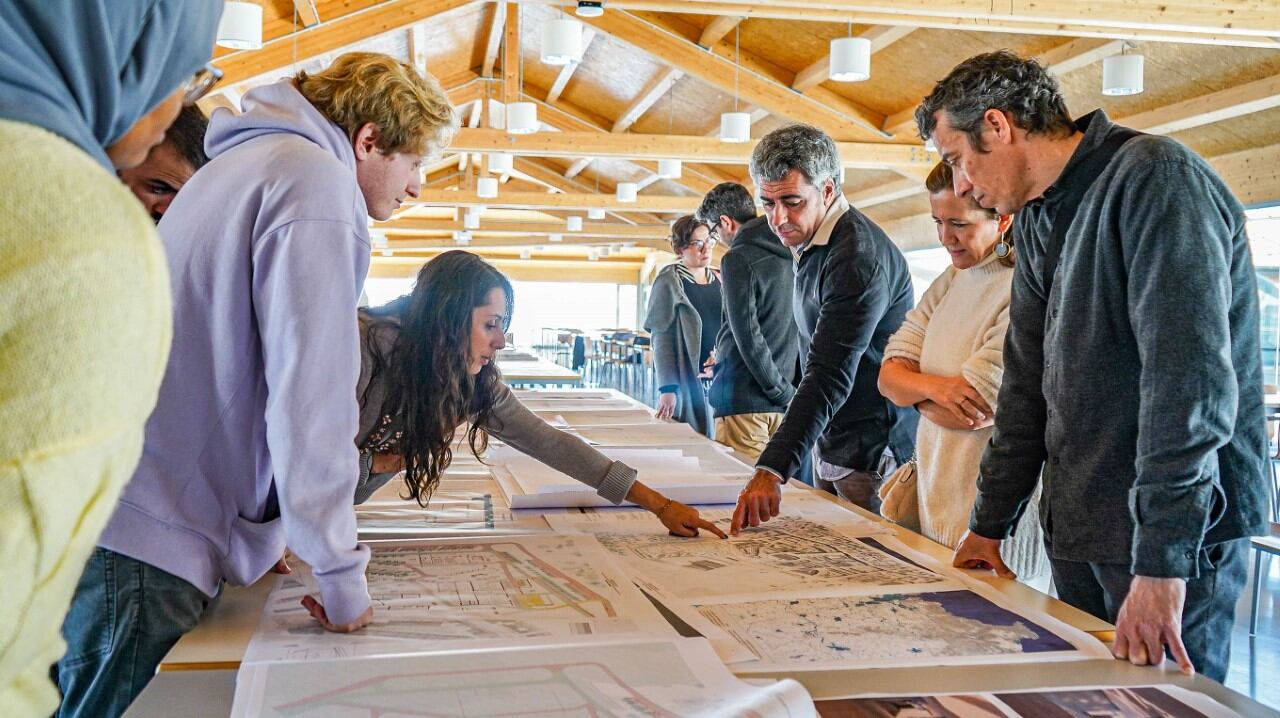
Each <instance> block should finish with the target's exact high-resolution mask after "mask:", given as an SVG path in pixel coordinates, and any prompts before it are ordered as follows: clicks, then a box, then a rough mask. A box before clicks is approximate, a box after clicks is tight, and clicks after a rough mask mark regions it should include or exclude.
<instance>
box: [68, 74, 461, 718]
mask: <svg viewBox="0 0 1280 718" xmlns="http://www.w3.org/2000/svg"><path fill="white" fill-rule="evenodd" d="M243 108H244V112H243V113H242V114H240V115H235V114H233V113H231V112H227V111H218V112H217V113H215V114H214V116H213V118H212V120H211V122H210V126H209V132H208V136H207V139H206V149H207V151H208V153H209V156H210V157H211V160H210V162H209V164H208V165H206V166H205V167H204V168H203V169H202V170H201V171H200V172H199V173H198V174H196V175H195V176H194V177H193V178H192V179H191V181H190V182H189V183H188V185H187V187H186V188H185V189H184V191H183V192H182V193H181V194H180V195H179V196H178V197H177V198H175V200H174V201H173V204H172V205H171V206H170V207H169V210H168V211H167V212H166V213H165V215H164V218H163V220H162V221H161V223H160V227H159V229H160V235H161V239H162V241H163V243H164V246H165V250H166V254H167V256H168V262H169V272H170V274H171V276H172V277H173V280H172V282H171V288H172V291H173V301H174V311H173V318H174V328H173V333H174V341H173V348H172V352H171V355H170V359H169V364H168V368H167V370H166V373H165V378H164V382H163V384H162V386H161V388H160V398H159V403H158V404H157V406H156V409H155V411H154V413H152V415H151V418H150V420H149V422H148V424H147V429H146V438H145V448H144V451H143V458H142V461H141V463H140V464H139V466H138V469H137V471H135V472H134V475H133V478H132V480H131V481H130V483H129V485H128V487H127V488H126V489H125V492H124V494H123V496H122V498H121V501H120V504H119V506H118V507H117V510H116V512H115V515H114V516H113V517H112V519H111V521H110V523H109V524H108V526H107V529H106V531H105V532H104V533H103V535H102V539H101V540H100V541H99V544H98V548H97V549H96V550H95V551H94V554H93V556H92V558H91V559H90V561H89V564H88V566H87V568H86V571H85V574H84V576H83V578H82V579H81V581H80V585H79V587H78V589H77V592H76V596H75V599H74V601H73V603H72V607H71V612H70V614H69V615H68V617H67V620H66V622H65V623H64V625H63V634H64V636H65V637H66V639H67V643H68V645H69V650H68V652H67V656H66V657H65V658H64V659H63V660H62V661H61V662H59V664H58V666H57V671H56V672H57V677H58V682H59V686H60V687H61V689H62V691H63V693H64V702H63V706H62V712H61V713H62V715H71V716H78V715H85V716H89V715H92V716H114V715H119V714H120V713H123V711H124V709H125V708H127V707H128V704H129V703H130V702H131V701H132V700H133V698H134V697H136V696H137V694H138V693H139V692H141V690H142V689H143V687H145V685H146V684H147V682H148V680H149V679H150V677H151V675H152V674H153V673H154V672H155V667H156V665H157V664H158V663H159V662H160V660H161V658H162V657H163V656H164V655H165V653H167V652H168V650H169V648H170V647H172V645H173V644H174V643H175V642H177V640H178V639H179V638H180V637H181V636H182V635H183V634H184V633H186V632H187V631H189V630H190V629H191V628H192V627H194V626H195V624H196V623H197V621H199V619H200V616H201V614H202V613H203V612H204V610H205V609H206V608H207V607H208V606H209V605H210V603H211V602H212V601H213V600H214V598H215V597H216V596H217V595H218V593H219V592H220V590H221V587H222V584H223V583H225V582H230V583H232V584H249V583H252V582H254V581H256V580H257V579H259V578H260V577H262V575H263V574H265V573H266V572H267V571H269V570H270V569H271V568H272V566H273V565H274V564H275V563H276V561H277V560H278V559H279V558H280V556H281V554H282V552H283V551H284V547H285V544H286V542H287V543H288V545H289V547H290V548H291V549H292V550H293V552H295V553H296V554H297V555H298V556H299V557H300V558H301V559H302V560H304V561H306V562H307V563H308V564H309V565H310V566H311V567H312V569H313V570H314V574H315V577H316V581H317V583H318V585H319V599H318V600H317V598H315V597H311V596H308V597H306V598H305V599H303V605H305V606H306V607H307V608H308V610H309V611H310V612H311V614H312V615H313V616H314V617H315V618H316V620H317V621H318V622H319V623H320V624H321V625H322V626H323V627H324V628H326V629H327V630H330V631H339V632H348V631H355V630H358V629H360V628H362V627H363V626H365V625H366V624H368V622H369V621H370V620H371V617H372V608H371V607H370V603H369V595H368V590H367V587H366V585H365V579H364V569H365V564H366V563H367V561H368V550H367V549H365V548H363V547H361V546H359V545H358V544H357V543H356V528H355V519H354V516H353V515H352V513H351V501H352V497H353V495H354V491H355V482H356V477H357V476H358V475H359V467H358V455H357V452H356V449H355V445H354V444H353V442H352V437H354V436H355V435H356V431H357V418H358V410H357V406H356V401H355V389H356V381H357V378H358V374H359V369H360V358H359V349H358V347H359V341H358V337H357V334H356V323H355V322H354V321H352V320H351V318H352V317H353V316H354V314H355V310H356V300H357V298H358V297H359V295H360V290H361V286H362V284H363V282H364V276H365V273H366V271H367V269H368V264H369V239H368V231H367V223H368V218H370V217H372V218H374V219H378V220H382V219H387V218H388V217H390V216H391V213H392V212H393V211H394V210H395V209H396V207H398V206H399V205H400V203H401V202H403V201H404V200H405V199H406V198H407V197H414V196H417V194H418V191H419V188H420V184H419V182H420V180H419V168H420V166H421V164H422V160H423V158H424V156H427V155H428V154H430V153H432V152H433V151H437V150H439V148H440V147H441V146H443V145H444V144H447V143H448V141H449V140H450V139H451V137H452V135H453V133H454V131H455V130H456V128H457V117H456V113H455V112H454V110H453V108H452V107H450V106H449V103H448V100H447V99H446V97H445V95H444V93H443V91H442V90H441V89H440V86H439V85H438V84H437V83H436V82H435V80H433V79H431V78H430V77H423V76H421V75H419V74H417V72H415V71H414V70H413V69H412V68H411V67H409V66H407V65H405V64H403V63H400V62H397V61H395V60H393V59H391V58H389V57H386V56H384V55H378V54H372V53H351V54H347V55H343V56H342V57H340V58H338V59H337V60H336V61H335V62H334V63H333V65H331V66H330V67H329V68H328V69H326V70H324V71H323V72H320V73H318V74H315V75H308V74H306V73H300V74H299V75H298V76H297V77H296V78H293V79H290V80H285V81H282V82H278V83H275V84H272V85H268V86H265V87H260V88H256V89H254V90H251V91H250V92H249V93H247V94H246V95H245V96H244V99H243Z"/></svg>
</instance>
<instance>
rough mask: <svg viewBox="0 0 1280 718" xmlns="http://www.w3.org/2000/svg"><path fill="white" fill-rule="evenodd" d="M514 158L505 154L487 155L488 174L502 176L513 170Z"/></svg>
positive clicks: (493, 153)
mask: <svg viewBox="0 0 1280 718" xmlns="http://www.w3.org/2000/svg"><path fill="white" fill-rule="evenodd" d="M514 162H515V158H513V157H512V156H511V155H509V154H507V153H506V152H490V153H489V173H490V174H495V175H504V174H507V173H508V172H510V171H511V170H512V169H513V168H514Z"/></svg>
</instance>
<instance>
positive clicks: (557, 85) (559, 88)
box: [547, 28, 596, 105]
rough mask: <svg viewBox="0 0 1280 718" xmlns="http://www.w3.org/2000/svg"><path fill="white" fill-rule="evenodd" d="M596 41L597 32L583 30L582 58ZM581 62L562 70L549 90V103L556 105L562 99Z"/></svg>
mask: <svg viewBox="0 0 1280 718" xmlns="http://www.w3.org/2000/svg"><path fill="white" fill-rule="evenodd" d="M595 39H596V31H595V30H592V29H591V28H583V30H582V56H583V57H584V58H585V57H586V55H587V48H589V47H591V42H592V41H593V40H595ZM580 64H582V63H579V62H571V63H569V64H568V65H565V66H564V67H562V68H560V72H559V74H557V75H556V80H555V82H553V83H551V89H550V90H547V103H548V104H552V105H554V104H555V103H556V100H558V99H560V93H562V92H564V88H565V87H566V86H568V84H569V80H571V79H573V73H574V72H576V71H577V70H578V66H579V65H580Z"/></svg>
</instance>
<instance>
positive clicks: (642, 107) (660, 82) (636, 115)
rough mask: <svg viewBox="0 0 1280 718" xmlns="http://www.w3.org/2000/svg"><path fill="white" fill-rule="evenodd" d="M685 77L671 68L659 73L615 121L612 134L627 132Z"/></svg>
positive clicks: (611, 130) (611, 129)
mask: <svg viewBox="0 0 1280 718" xmlns="http://www.w3.org/2000/svg"><path fill="white" fill-rule="evenodd" d="M682 77H684V73H683V72H681V71H680V70H678V69H676V68H674V67H669V68H667V69H665V70H662V71H660V72H659V73H658V76H657V77H655V78H653V79H652V80H650V81H649V84H648V85H646V86H645V88H644V89H643V90H641V91H640V95H639V96H637V97H636V99H635V101H633V102H632V103H631V105H630V106H629V107H627V109H625V110H623V111H622V114H621V115H619V116H618V119H617V120H616V121H614V123H613V127H611V128H610V129H609V131H610V132H615V133H617V132H626V131H627V130H629V129H631V126H632V125H634V124H635V123H636V120H639V119H640V118H641V117H642V116H643V115H644V113H646V112H648V111H649V108H650V107H653V105H654V103H656V102H657V101H658V100H659V99H661V98H662V96H663V95H665V94H666V93H667V91H668V90H670V89H671V86H672V85H674V84H675V83H676V82H677V81H678V80H679V79H680V78H682Z"/></svg>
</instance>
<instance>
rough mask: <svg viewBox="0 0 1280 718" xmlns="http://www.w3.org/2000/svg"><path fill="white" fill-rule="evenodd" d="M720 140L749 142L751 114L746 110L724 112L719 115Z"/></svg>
mask: <svg viewBox="0 0 1280 718" xmlns="http://www.w3.org/2000/svg"><path fill="white" fill-rule="evenodd" d="M720 141H721V142H750V141H751V115H750V114H749V113H746V112H725V113H723V114H721V115H720Z"/></svg>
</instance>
